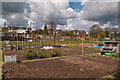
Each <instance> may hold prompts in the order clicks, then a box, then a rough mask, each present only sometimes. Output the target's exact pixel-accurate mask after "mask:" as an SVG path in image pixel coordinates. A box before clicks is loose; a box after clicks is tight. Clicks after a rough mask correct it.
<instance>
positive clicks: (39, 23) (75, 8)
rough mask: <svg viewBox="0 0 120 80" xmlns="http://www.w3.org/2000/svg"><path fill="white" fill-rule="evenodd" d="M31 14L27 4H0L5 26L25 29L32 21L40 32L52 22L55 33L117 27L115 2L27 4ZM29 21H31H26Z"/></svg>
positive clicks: (116, 4)
mask: <svg viewBox="0 0 120 80" xmlns="http://www.w3.org/2000/svg"><path fill="white" fill-rule="evenodd" d="M28 3H29V4H30V10H31V13H29V12H28V11H27V9H26V2H3V3H2V18H3V19H0V21H1V23H2V21H5V19H6V20H7V25H8V26H28V21H29V20H31V21H33V22H34V23H33V25H32V26H33V28H35V29H39V28H43V27H44V25H45V24H49V22H50V21H51V20H52V21H54V22H55V23H56V24H57V29H62V30H73V29H78V30H86V31H88V30H89V28H90V27H91V26H92V25H94V24H99V25H100V26H101V27H116V26H118V2H70V1H68V0H64V1H63V2H56V1H55V0H52V1H49V2H47V1H46V2H28ZM28 16H29V17H30V19H29V18H28Z"/></svg>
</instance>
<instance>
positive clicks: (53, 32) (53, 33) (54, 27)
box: [50, 21, 56, 45]
mask: <svg viewBox="0 0 120 80" xmlns="http://www.w3.org/2000/svg"><path fill="white" fill-rule="evenodd" d="M50 30H51V31H50V36H53V37H54V45H56V44H55V42H56V24H55V22H54V21H50Z"/></svg>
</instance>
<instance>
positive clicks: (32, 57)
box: [24, 50, 37, 60]
mask: <svg viewBox="0 0 120 80" xmlns="http://www.w3.org/2000/svg"><path fill="white" fill-rule="evenodd" d="M24 56H25V57H26V58H27V59H29V60H31V59H35V58H36V57H37V54H36V53H35V52H33V51H31V50H30V51H28V52H27V53H25V54H24Z"/></svg>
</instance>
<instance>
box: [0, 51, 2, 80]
mask: <svg viewBox="0 0 120 80" xmlns="http://www.w3.org/2000/svg"><path fill="white" fill-rule="evenodd" d="M1 79H2V50H0V80H1Z"/></svg>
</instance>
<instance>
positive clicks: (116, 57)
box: [112, 53, 120, 61]
mask: <svg viewBox="0 0 120 80" xmlns="http://www.w3.org/2000/svg"><path fill="white" fill-rule="evenodd" d="M112 57H114V58H115V59H116V60H118V61H120V53H118V54H113V55H112Z"/></svg>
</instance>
